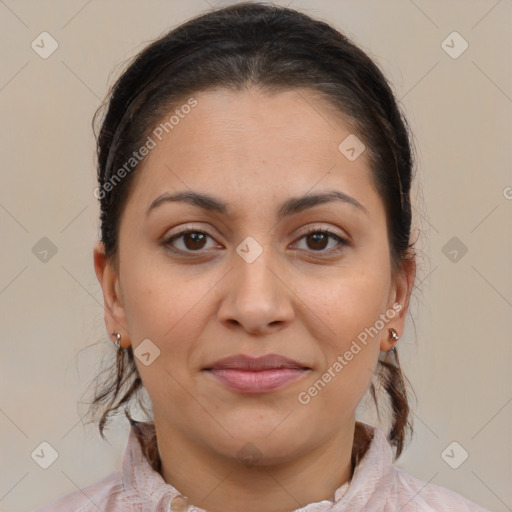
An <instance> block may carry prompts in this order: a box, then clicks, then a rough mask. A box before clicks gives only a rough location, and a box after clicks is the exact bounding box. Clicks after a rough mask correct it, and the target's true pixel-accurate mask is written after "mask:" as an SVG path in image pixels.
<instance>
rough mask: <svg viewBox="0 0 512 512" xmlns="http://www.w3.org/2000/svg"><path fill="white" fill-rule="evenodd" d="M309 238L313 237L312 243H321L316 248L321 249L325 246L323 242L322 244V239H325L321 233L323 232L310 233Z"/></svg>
mask: <svg viewBox="0 0 512 512" xmlns="http://www.w3.org/2000/svg"><path fill="white" fill-rule="evenodd" d="M310 237H311V238H313V240H314V241H313V243H314V244H316V243H320V244H321V247H317V249H323V248H324V247H325V243H324V244H322V239H324V240H323V241H324V242H325V239H326V236H325V235H324V234H323V233H314V234H312V235H310Z"/></svg>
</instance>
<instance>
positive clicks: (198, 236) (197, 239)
mask: <svg viewBox="0 0 512 512" xmlns="http://www.w3.org/2000/svg"><path fill="white" fill-rule="evenodd" d="M204 237H205V236H204V234H203V233H189V234H188V235H185V240H187V239H192V244H188V243H185V245H186V246H187V248H188V249H200V248H201V247H197V243H198V242H199V246H200V245H201V240H202V239H204ZM190 245H191V246H190Z"/></svg>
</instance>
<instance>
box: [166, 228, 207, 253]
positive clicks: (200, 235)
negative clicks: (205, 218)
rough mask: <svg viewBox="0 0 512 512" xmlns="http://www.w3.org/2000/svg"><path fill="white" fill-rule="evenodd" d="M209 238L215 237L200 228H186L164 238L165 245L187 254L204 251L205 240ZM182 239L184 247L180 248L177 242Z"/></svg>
mask: <svg viewBox="0 0 512 512" xmlns="http://www.w3.org/2000/svg"><path fill="white" fill-rule="evenodd" d="M208 238H211V239H212V240H213V238H212V237H211V236H210V235H209V234H208V233H206V232H205V231H201V230H198V229H185V230H183V231H180V232H179V233H176V234H174V235H172V236H171V237H169V238H167V239H166V240H164V242H163V245H164V246H165V247H167V248H169V249H170V250H171V251H173V252H181V253H185V254H186V253H191V252H202V251H201V249H204V245H205V242H206V240H207V239H208ZM180 239H182V240H181V243H182V248H178V247H176V245H175V242H176V241H177V240H180Z"/></svg>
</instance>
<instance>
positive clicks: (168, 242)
mask: <svg viewBox="0 0 512 512" xmlns="http://www.w3.org/2000/svg"><path fill="white" fill-rule="evenodd" d="M190 233H200V234H202V235H206V236H207V237H209V238H212V239H213V237H212V236H210V235H209V234H208V233H207V232H205V231H201V230H200V229H184V230H183V231H179V232H178V233H175V234H174V235H172V236H171V237H169V238H167V239H165V240H164V241H163V245H164V246H165V247H166V248H167V249H168V250H170V251H172V252H174V253H180V254H185V255H187V256H189V255H193V254H194V253H197V254H201V253H202V252H204V251H203V250H202V249H200V250H198V251H190V250H187V251H184V250H182V249H176V248H175V247H173V246H172V242H174V241H175V240H177V239H178V238H181V237H182V236H184V235H188V234H190ZM314 233H315V234H316V233H320V234H322V235H327V236H328V237H329V238H333V239H334V240H336V241H337V242H338V246H337V247H335V248H333V249H329V250H319V251H314V250H311V252H313V253H318V254H325V255H329V256H330V255H333V254H335V253H338V252H340V251H342V250H343V249H344V247H345V246H346V245H348V242H347V241H346V240H345V239H344V238H342V237H340V236H339V235H336V234H335V233H333V232H332V231H328V230H325V229H319V228H309V229H308V230H307V231H306V232H305V233H304V234H303V235H302V236H301V237H300V238H299V239H298V240H302V239H303V238H305V237H307V236H308V235H311V234H314Z"/></svg>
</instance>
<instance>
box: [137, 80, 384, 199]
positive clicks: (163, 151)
mask: <svg viewBox="0 0 512 512" xmlns="http://www.w3.org/2000/svg"><path fill="white" fill-rule="evenodd" d="M193 98H194V99H195V101H196V102H197V103H196V105H195V106H194V107H193V108H190V109H188V108H187V109H183V111H181V112H180V113H181V115H180V116H179V117H178V116H174V117H173V119H172V121H173V122H172V124H171V123H170V122H169V120H170V118H171V116H172V115H173V113H174V112H175V111H176V109H177V110H178V111H179V110H180V107H179V106H175V108H174V110H173V112H170V113H169V115H167V116H165V117H164V118H163V119H162V120H161V122H160V123H158V124H157V126H156V127H155V130H153V132H152V134H151V135H150V136H151V137H152V139H153V140H154V142H155V147H154V148H153V149H151V151H150V153H149V155H148V156H147V157H145V160H144V161H143V165H142V167H141V168H139V169H138V170H137V176H136V183H134V191H133V200H134V201H136V202H137V203H141V205H142V203H144V204H145V205H146V206H147V203H148V202H149V201H151V200H152V199H154V197H155V196H156V195H158V194H159V193H162V192H163V191H165V190H169V191H173V190H187V189H193V190H196V191H201V192H206V191H218V192H219V194H217V195H221V196H222V195H226V194H227V195H229V196H230V197H231V198H232V199H233V201H234V202H236V201H238V202H239V203H240V202H245V203H247V201H250V202H251V203H252V204H256V202H257V201H256V199H257V198H263V197H273V196H275V197H277V196H278V195H279V192H282V193H283V194H284V195H302V194H305V193H307V192H308V191H313V192H314V191H315V190H316V189H319V188H332V187H333V186H336V187H337V188H338V189H340V190H342V191H343V192H345V193H348V194H350V195H353V196H359V197H360V198H361V199H362V201H361V202H363V199H364V197H365V196H368V194H373V195H375V190H374V189H373V183H372V179H371V173H370V167H369V159H368V158H367V155H366V154H365V153H364V152H363V153H362V154H361V155H360V156H359V157H358V158H357V159H356V160H354V161H350V160H349V159H348V158H347V157H346V156H345V155H344V154H343V153H342V152H341V151H340V149H339V146H340V143H342V141H344V140H345V139H346V138H347V137H348V136H349V135H351V133H352V131H351V128H350V125H349V124H347V123H346V122H344V121H343V118H342V117H341V115H340V113H339V112H337V111H335V109H334V107H333V105H331V104H330V103H328V102H327V101H326V100H323V99H322V98H320V97H319V96H318V95H317V94H315V93H313V92H312V91H309V90H305V89H302V90H290V91H282V92H277V93H276V92H274V93H268V92H264V91H261V90H256V89H250V90H247V91H243V92H238V91H231V90H226V89H212V90H208V91H203V92H201V93H197V94H194V95H193ZM186 102H187V100H186V99H185V100H184V102H183V104H186ZM185 112H187V113H185ZM166 122H167V125H166V124H165V123H166ZM160 139H161V140H160Z"/></svg>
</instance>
